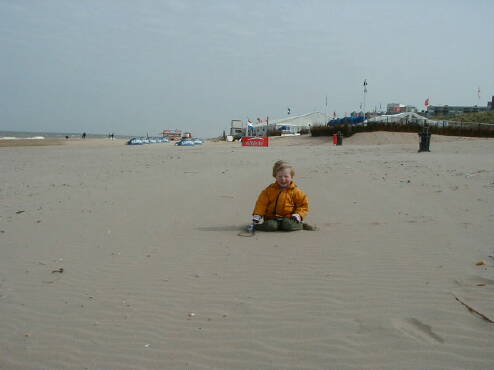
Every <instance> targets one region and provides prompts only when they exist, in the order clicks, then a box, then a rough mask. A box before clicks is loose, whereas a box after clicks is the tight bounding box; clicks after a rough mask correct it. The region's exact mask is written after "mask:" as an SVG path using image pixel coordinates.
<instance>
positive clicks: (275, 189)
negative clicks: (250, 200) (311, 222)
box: [253, 182, 309, 219]
mask: <svg viewBox="0 0 494 370" xmlns="http://www.w3.org/2000/svg"><path fill="white" fill-rule="evenodd" d="M308 212H309V199H308V198H307V195H305V193H304V192H303V191H302V190H300V188H298V187H297V185H295V184H294V183H293V182H292V183H291V184H290V186H289V187H288V188H286V189H282V188H280V186H279V185H278V183H276V182H275V183H273V184H271V185H269V186H268V187H267V188H266V189H264V190H263V191H262V192H261V194H260V195H259V198H257V202H256V206H255V208H254V212H253V214H255V215H261V216H264V218H266V219H270V218H276V217H291V215H292V214H294V213H298V214H299V215H300V217H302V218H305V216H306V215H307V213H308Z"/></svg>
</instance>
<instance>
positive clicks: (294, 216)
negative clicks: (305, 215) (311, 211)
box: [292, 213, 302, 223]
mask: <svg viewBox="0 0 494 370" xmlns="http://www.w3.org/2000/svg"><path fill="white" fill-rule="evenodd" d="M292 218H293V219H294V220H295V221H297V222H298V223H300V222H302V217H300V215H299V214H298V213H294V214H293V215H292Z"/></svg>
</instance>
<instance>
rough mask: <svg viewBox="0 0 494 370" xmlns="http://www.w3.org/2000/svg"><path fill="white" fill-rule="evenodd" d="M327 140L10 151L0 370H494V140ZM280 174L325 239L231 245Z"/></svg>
mask: <svg viewBox="0 0 494 370" xmlns="http://www.w3.org/2000/svg"><path fill="white" fill-rule="evenodd" d="M362 135H364V136H365V134H362ZM402 135H403V134H400V136H399V137H402ZM366 136H367V139H366V142H367V143H368V142H369V141H371V138H372V137H373V136H372V135H370V136H369V135H366ZM385 136H387V135H385ZM379 137H380V139H379V140H382V135H380V136H379ZM357 138H358V136H355V139H357ZM389 138H390V139H389V140H391V139H392V140H397V136H396V135H391V136H389ZM297 139H299V140H297ZM313 139H317V140H315V141H313ZM415 139H416V138H415ZM415 139H413V140H415ZM284 140H287V141H284ZM323 140H327V138H324V139H321V138H308V137H302V138H280V139H274V140H272V143H273V145H272V146H270V147H268V148H243V147H241V146H240V144H239V143H211V142H210V143H206V144H205V145H203V146H198V147H176V146H174V145H173V144H172V143H167V144H156V145H145V146H139V147H129V146H126V145H124V144H123V143H118V142H115V141H114V142H111V140H101V141H92V139H91V140H88V139H87V140H86V141H84V142H82V140H80V141H77V142H74V143H73V144H69V145H60V146H51V147H33V148H28V149H24V148H10V149H5V150H2V161H0V173H1V174H2V181H1V183H0V204H2V207H0V317H1V318H2V320H0V354H1V355H0V368H5V369H21V368H22V369H34V368H45V369H60V368H67V369H80V368H90V369H130V368H131V369H143V368H156V369H169V368H181V369H182V368H192V369H199V368H201V369H205V368H221V369H253V368H255V369H257V368H262V369H285V368H287V369H326V368H330V369H453V368H455V369H490V368H493V367H494V352H493V351H492V343H494V331H493V327H492V324H489V323H488V322H486V321H485V320H483V319H482V318H480V317H478V315H475V314H473V313H471V312H469V311H468V309H466V307H465V306H463V305H462V304H460V303H458V302H457V301H456V300H455V298H454V296H453V295H452V294H451V292H458V289H459V288H461V289H462V298H463V299H465V300H468V299H471V300H472V305H474V306H475V307H479V310H480V309H483V307H484V306H483V305H481V304H478V305H475V304H476V302H473V299H474V298H475V299H478V298H479V297H482V302H492V300H493V299H494V284H493V283H492V282H493V281H494V268H493V267H492V263H493V262H494V260H493V259H492V258H491V257H489V256H493V255H494V250H493V246H492V236H493V233H492V230H493V227H494V212H493V209H494V197H493V191H494V165H493V161H492V158H493V155H494V140H485V139H484V140H456V141H452V142H433V146H432V148H431V149H432V151H431V152H430V153H416V146H415V145H417V147H418V143H417V142H415V141H414V142H412V138H411V136H410V142H409V143H406V144H399V143H396V142H394V141H393V142H392V143H390V144H392V145H379V144H376V143H374V144H371V145H365V146H364V145H360V144H359V145H357V144H350V143H344V145H343V146H342V147H335V146H332V145H329V144H328V145H326V143H327V142H326V143H325V142H323ZM359 140H360V139H359ZM400 140H402V139H400ZM403 140H404V139H403ZM69 141H70V140H69ZM348 141H349V140H348ZM311 142H312V143H314V142H319V144H321V145H313V144H312V145H311V144H310V143H311ZM300 143H302V144H300ZM278 159H284V160H287V161H290V162H292V163H293V164H294V165H295V166H296V170H297V171H296V177H295V180H296V182H297V184H298V185H299V186H300V187H301V188H302V189H303V190H304V191H305V192H306V193H307V194H308V196H309V199H310V214H309V217H308V219H307V221H308V222H310V223H314V224H317V225H318V226H319V227H320V230H319V231H317V232H311V231H300V232H295V233H262V232H257V233H256V235H255V237H252V238H242V237H238V236H237V233H238V231H239V230H240V229H241V228H242V227H245V225H246V224H247V223H248V222H249V216H250V213H251V211H252V208H253V206H254V202H255V199H256V197H257V195H258V193H259V191H260V190H261V189H262V188H263V187H265V186H266V185H267V184H268V183H270V182H271V181H272V177H271V175H270V173H271V167H272V164H273V162H274V161H276V160H278ZM480 260H484V261H486V265H476V264H475V263H476V262H477V261H480ZM60 269H63V272H61V270H60ZM478 284H480V285H478ZM464 289H467V290H468V291H467V292H464V291H463V290H464ZM458 294H459V293H458ZM477 303H481V302H477Z"/></svg>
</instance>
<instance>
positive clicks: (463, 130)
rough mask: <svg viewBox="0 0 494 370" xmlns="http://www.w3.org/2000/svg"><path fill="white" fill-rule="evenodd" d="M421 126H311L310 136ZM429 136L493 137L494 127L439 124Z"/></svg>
mask: <svg viewBox="0 0 494 370" xmlns="http://www.w3.org/2000/svg"><path fill="white" fill-rule="evenodd" d="M421 129H422V126H421V125H419V124H417V123H415V122H414V123H412V122H409V123H399V122H389V123H388V122H372V123H368V124H366V125H349V124H348V123H346V124H344V125H336V126H313V127H312V128H311V135H312V136H331V135H333V134H336V133H338V132H341V133H342V134H343V136H345V137H349V136H352V135H353V134H356V133H359V132H372V131H390V132H419V131H420V130H421ZM429 129H430V132H431V134H434V135H445V136H468V137H494V125H485V124H481V123H465V122H462V123H460V122H458V123H453V122H452V121H450V122H449V124H448V123H439V125H437V126H430V127H429Z"/></svg>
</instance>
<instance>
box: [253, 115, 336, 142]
mask: <svg viewBox="0 0 494 370" xmlns="http://www.w3.org/2000/svg"><path fill="white" fill-rule="evenodd" d="M327 122H328V117H327V115H326V114H325V113H321V112H313V113H307V114H303V115H300V116H288V117H285V118H279V119H272V120H271V119H270V120H269V122H268V123H253V124H252V126H250V128H249V133H248V135H249V136H266V133H267V132H268V131H275V130H280V131H281V133H282V135H298V134H300V131H301V130H304V129H305V130H309V129H310V128H311V126H318V125H322V126H324V125H326V123H327Z"/></svg>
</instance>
